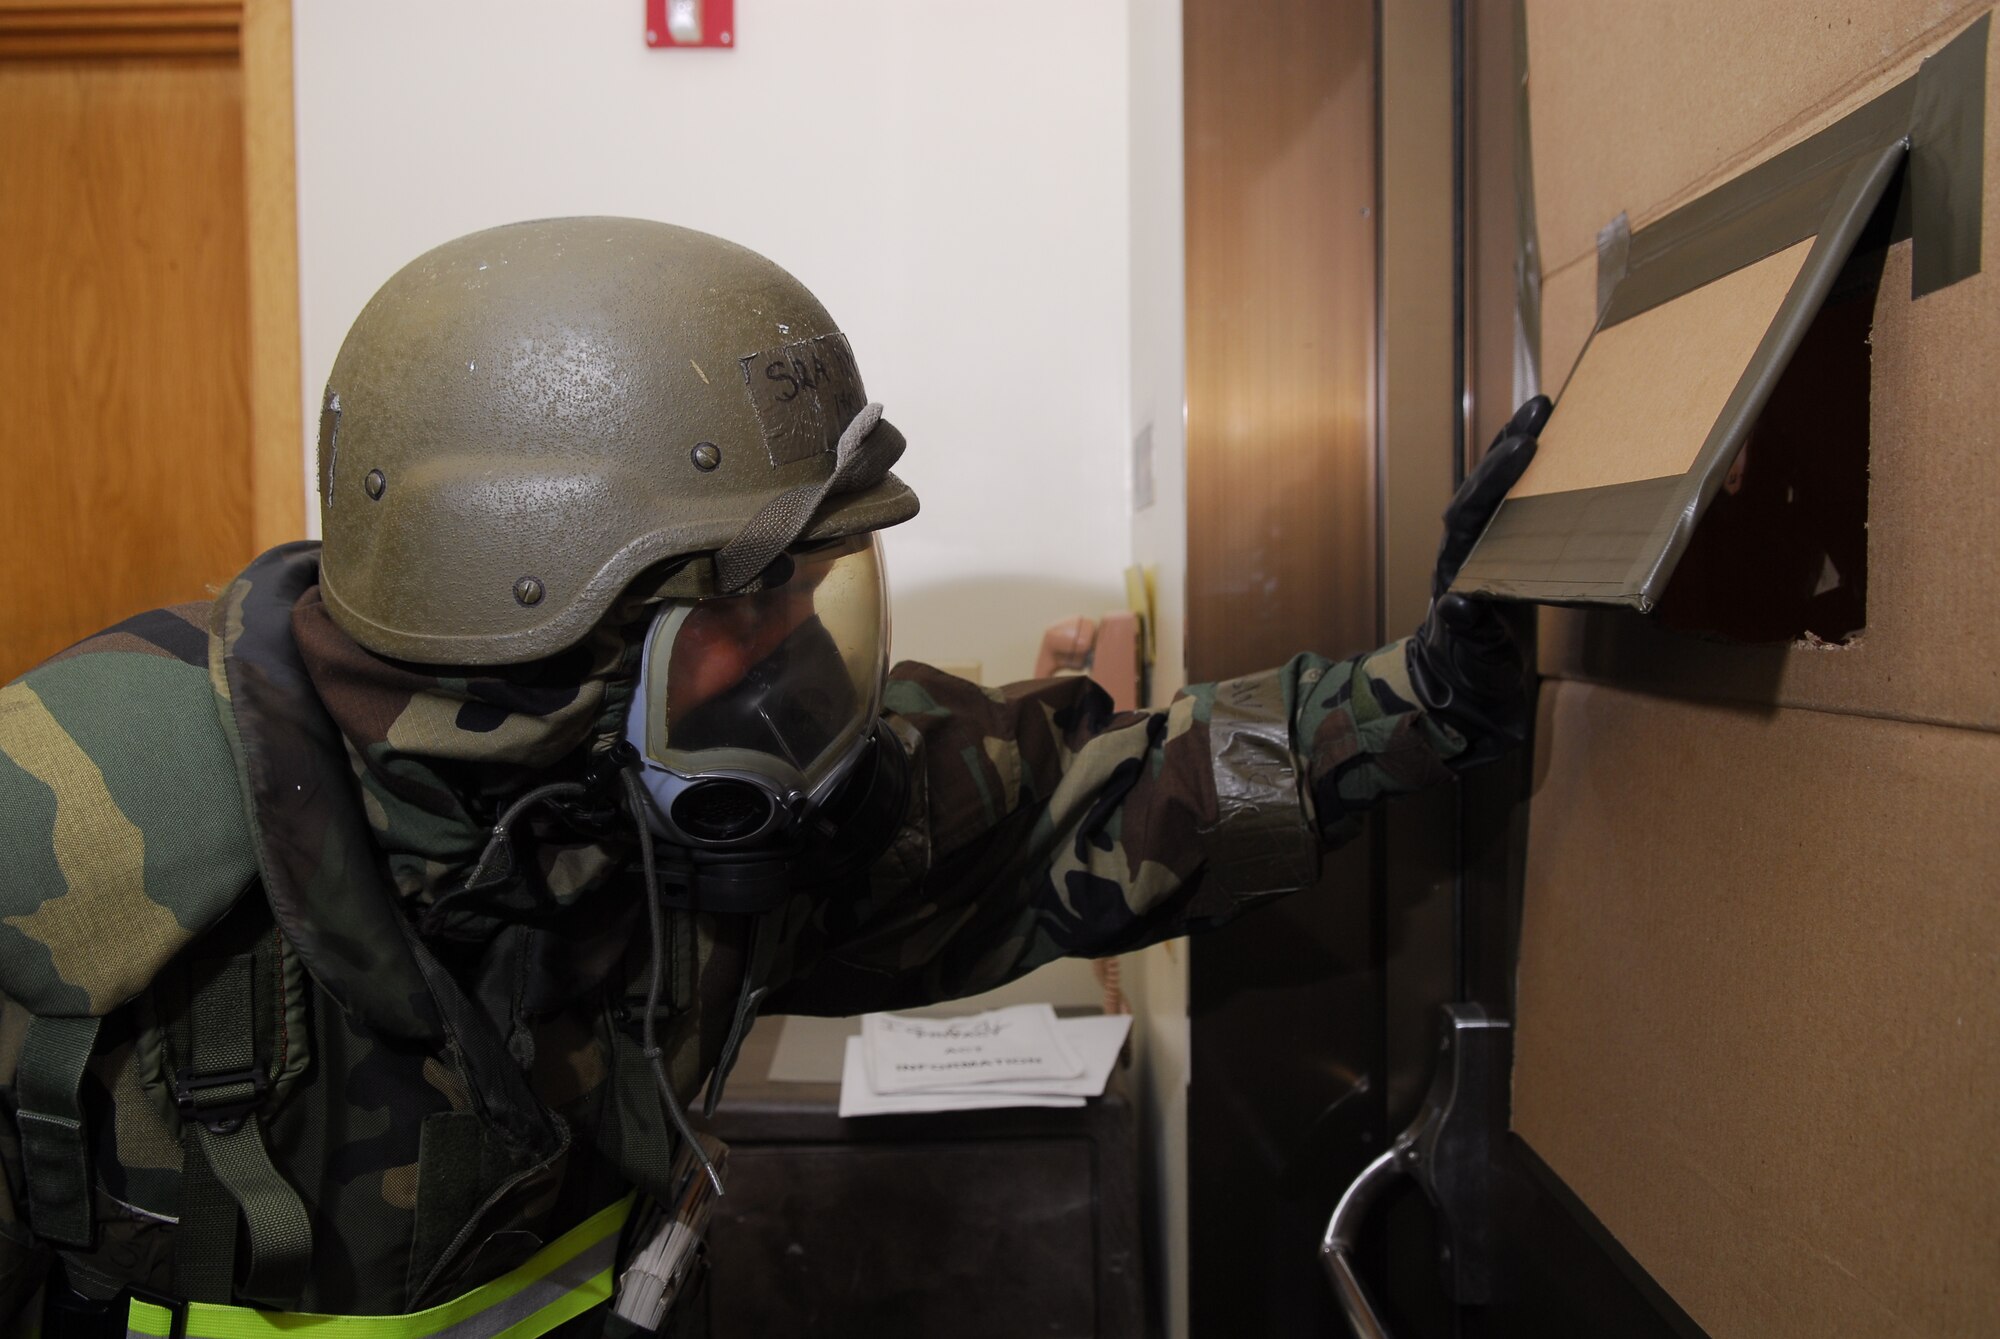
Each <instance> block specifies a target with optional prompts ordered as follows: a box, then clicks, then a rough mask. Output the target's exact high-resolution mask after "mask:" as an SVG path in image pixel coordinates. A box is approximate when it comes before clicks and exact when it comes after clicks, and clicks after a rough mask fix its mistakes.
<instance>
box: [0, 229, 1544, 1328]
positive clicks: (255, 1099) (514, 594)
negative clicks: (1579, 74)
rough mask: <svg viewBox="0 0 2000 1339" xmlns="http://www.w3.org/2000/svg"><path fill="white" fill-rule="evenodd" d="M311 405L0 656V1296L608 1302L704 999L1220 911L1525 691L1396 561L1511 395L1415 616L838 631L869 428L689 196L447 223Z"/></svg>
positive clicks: (856, 538) (702, 1073) (1055, 953)
mask: <svg viewBox="0 0 2000 1339" xmlns="http://www.w3.org/2000/svg"><path fill="white" fill-rule="evenodd" d="M325 405H326V407H325V412H324V414H323V419H322V424H321V443H320V446H321V450H320V481H319V482H320V500H321V507H322V519H323V522H324V534H325V541H324V546H323V547H322V546H321V545H320V544H311V543H299V544H290V545H285V546H282V547H280V548H277V549H274V550H272V551H271V552H269V553H267V554H265V555H264V556H262V557H260V558H258V559H257V560H256V561H255V562H253V563H252V564H251V565H250V567H249V568H248V569H247V570H246V571H245V572H243V573H242V575H240V576H239V577H238V578H236V580H235V581H234V582H232V583H231V584H230V585H229V586H228V588H227V589H225V590H224V591H222V592H221V594H220V596H219V597H218V598H217V599H216V600H215V601H214V602H213V603H212V604H208V605H184V606H180V607H177V608H172V609H165V610H159V611H155V612H153V613H148V614H142V615H140V616H138V617H136V618H133V619H130V620H128V621H126V622H125V623H123V624H120V625H119V626H117V627H115V628H112V629H110V630H109V631H106V632H104V633H101V634H99V635H97V636H95V637H92V638H90V639H88V640H86V641H84V642H82V643H80V644H78V645H77V646H74V647H72V648H70V649H69V650H67V651H65V652H63V653H62V654H60V655H58V656H56V657H54V658H53V659H51V660H50V661H48V662H46V663H45V664H43V665H41V666H39V667H37V668H36V669H34V670H32V671H30V672H29V673H27V674H26V675H24V676H22V677H21V678H20V679H18V680H16V681H14V682H13V683H11V684H9V685H7V686H6V687H5V688H4V689H0V851H4V855H5V868H6V869H7V870H8V873H9V877H8V879H7V880H6V881H5V883H4V884H0V925H4V928H0V993H4V999H0V1084H4V1085H5V1087H4V1089H0V1092H3V1093H4V1096H5V1100H6V1105H7V1108H8V1110H9V1111H10V1113H11V1114H12V1116H13V1119H12V1120H11V1121H9V1122H0V1163H4V1168H5V1172H6V1179H5V1183H4V1185H0V1317H4V1318H6V1320H7V1323H8V1325H9V1330H8V1332H9V1333H17V1332H25V1331H30V1330H32V1329H33V1326H34V1324H35V1318H36V1317H37V1316H41V1315H43V1314H44V1313H45V1312H46V1315H47V1317H48V1322H47V1327H46V1328H45V1329H44V1331H43V1332H44V1333H46V1334H52V1335H53V1334H56V1333H58V1332H65V1333H73V1334H121V1335H122V1334H151V1335H168V1334H174V1333H180V1334H186V1335H190V1336H205V1335H209V1336H220V1335H224V1334H229V1335H236V1334H249V1333H263V1332H266V1330H271V1331H272V1332H275V1329H276V1328H283V1327H284V1326H287V1325H297V1324H305V1323H307V1322H306V1321H304V1320H298V1319H287V1315H286V1313H289V1314H290V1315H292V1316H298V1315H299V1314H300V1313H303V1314H304V1315H305V1316H308V1317H310V1316H326V1315H332V1316H341V1317H348V1318H357V1319H354V1320H353V1322H352V1325H351V1326H350V1328H347V1329H343V1330H342V1331H341V1332H342V1333H343V1334H348V1335H353V1336H359V1337H360V1339H372V1337H373V1336H377V1335H379V1336H381V1337H382V1339H390V1336H395V1337H396V1339H403V1336H418V1335H429V1334H443V1333H450V1334H452V1335H454V1336H478V1335H498V1334H502V1333H505V1334H508V1335H521V1336H526V1335H537V1334H545V1333H558V1332H560V1333H574V1334H579V1335H591V1334H600V1333H631V1332H633V1330H632V1326H631V1325H630V1324H629V1323H628V1322H625V1321H622V1320H617V1319H614V1318H610V1317H609V1316H608V1311H607V1308H606V1306H605V1305H604V1303H605V1301H606V1299H607V1297H608V1295H609V1292H610V1289H611V1287H612V1280H614V1279H615V1277H616V1274H617V1270H618V1268H620V1267H621V1266H622V1264H623V1263H624V1256H625V1255H627V1254H629V1252H630V1251H631V1249H632V1241H633V1237H634V1230H633V1225H634V1223H636V1221H637V1218H638V1215H639V1214H641V1213H642V1212H643V1208H644V1206H646V1205H647V1204H649V1203H652V1202H654V1201H657V1200H661V1199H665V1198H668V1197H670V1196H671V1195H672V1193H673V1192H674V1191H675V1189H676V1186H675V1184H674V1176H675V1172H674V1170H673V1169H674V1164H675V1153H676V1150H677V1148H678V1147H680V1146H681V1142H682V1141H683V1140H684V1139H686V1138H687V1136H688V1133H689V1131H690V1126H691V1121H690V1114H689V1108H690V1107H691V1106H692V1104H693V1103H694V1102H695V1099H696V1097H697V1095H698V1094H699V1093H700V1092H701V1091H702V1090H703V1088H704V1087H706V1089H707V1093H708V1100H709V1103H710V1104H711V1105H712V1103H713V1101H714V1099H715V1096H716V1094H717V1093H718V1092H719V1091H720V1088H721V1085H722V1083H723V1081H724V1079H725V1078H726V1077H727V1074H728V1071H729V1067H730V1064H731V1061H732V1060H733V1058H734V1054H735V1051H736V1049H737V1046H738V1044H739V1043H740V1042H741V1040H742V1037H743V1035H744V1033H745V1031H746V1030H747V1028H748V1026H749V1024H750V1022H751V1021H752V1020H753V1019H754V1018H755V1017H756V1016H757V1015H759V1014H772V1013H806V1014H832V1015H840V1014H854V1013H860V1012H864V1011H868V1010H875V1009H887V1008H898V1007H904V1006H910V1005H917V1004H924V1003H930V1002H934V1001H939V1000H947V999H951V998H954V997H957V996H963V995H969V994H972V993H975V992H978V991H983V990H986V989H989V988H991V987H994V986H997V985H999V984H1001V983H1003V982H1005V981H1007V980H1009V979H1011V978H1013V977H1016V976H1019V975H1021V974H1022V973H1024V972H1027V971H1029V970H1031V969H1032V968H1034V967H1036V966H1039V965H1040V964H1042V963H1045V962H1048V961H1050V960H1051V959H1054V958H1057V957H1060V956H1063V955H1086V956H1097V955H1106V954H1115V953H1122V952H1126V951H1128V950H1131V949H1135V948H1138V947H1140V946H1142V945H1146V944H1151V943H1155V942H1158V941H1160V940H1163V939H1167V938H1169V937H1172V936H1176V935H1181V934H1185V933H1188V932H1189V931H1192V930H1198V929H1202V928H1205V927H1208V926H1212V925H1217V924H1220V923H1222V922H1224V921H1226V920H1228V919H1230V918H1231V917H1233V916H1235V915H1237V914H1239V913H1240V912H1242V911H1243V910H1245V909H1246V908H1248V907H1251V906H1254V905H1256V904H1257V903H1259V902H1261V901H1263V900H1266V899H1268V898H1271V897H1273V896H1276V895H1279V894H1282V893H1285V892H1288V891H1291V890H1293V889H1296V888H1298V887H1300V886H1303V885H1306V884H1310V883H1311V882H1312V881H1313V877H1314V873H1315V870H1316V865H1317V859H1318V854H1319V852H1320V851H1321V850H1322V849H1323V848H1324V847H1326V846H1328V845H1331V844H1334V843H1338V842H1339V841H1341V840H1344V839H1345V838H1346V837H1347V836H1349V835H1351V834H1352V833H1353V832H1354V831H1355V829H1356V827H1357V824H1358V821H1359V817H1360V815H1361V814H1362V813H1363V811H1365V810H1366V809H1367V808H1368V807H1369V806H1371V805H1373V804H1375V803H1376V802H1378V801H1379V800H1381V799H1382V798H1384V797H1385V796H1390V795H1396V794H1402V793H1406V792H1409V791H1412V790H1415V789H1418V788H1420V787H1422V786H1426V785H1430V784H1432V783H1435V782H1438V781H1441V780H1444V779H1446V778H1447V777H1449V776H1450V775H1451V774H1452V773H1453V771H1454V770H1455V769H1457V768H1459V767H1462V766H1464V765H1466V764H1468V763H1470V762H1474V761H1478V760H1480V759H1482V758H1486V757H1490V756H1492V755H1493V754H1495V753H1497V752H1499V751H1500V750H1502V749H1503V748H1505V747H1507V746H1509V745H1510V744H1512V743H1514V742H1516V741H1518V739H1519V738H1520V736H1521V734H1522V731H1523V728H1524V711H1525V708H1524V698H1523V695H1522V691H1521V677H1522V670H1521V665H1520V663H1519V659H1518V656H1517V654H1516V653H1515V651H1514V649H1513V646H1512V644H1511V642H1510V641H1509V640H1508V638H1507V635H1506V631H1505V628H1504V626H1503V624H1502V622H1501V620H1500V619H1499V618H1498V616H1497V615H1495V614H1494V613H1492V612H1491V611H1489V610H1488V609H1486V608H1485V607H1484V606H1481V605H1478V604H1474V603H1469V602H1466V601H1464V600H1462V599H1460V598H1459V597H1457V596H1453V595H1450V594H1448V593H1447V591H1446V587H1447V586H1448V585H1449V583H1450V581H1451V578H1452V576H1453V574H1454V573H1455V571H1456V568H1457V565H1458V563H1459V562H1460V561H1461V560H1462V559H1463V557H1464V555H1465V552H1466V550H1467V549H1468V548H1469V547H1470V545H1471V542H1472V541H1473V539H1475V538H1476V537H1477V535H1478V533H1479V531H1480V530H1481V529H1482V528H1483V527H1484V525H1485V522H1486V520H1487V519H1488V517H1489V516H1490V514H1491V512H1492V510H1493V508H1494V507H1496V506H1497V505H1498V501H1499V499H1500V497H1501V495H1502V494H1504V493H1505V491H1506V489H1507V488H1508V487H1510V486H1511V484H1512V482H1513V480H1514V479H1515V478H1517V477H1518V476H1519V473H1520V471H1521V470H1522V469H1523V468H1525V466H1526V464H1527V460H1528V458H1529V456H1530V455H1531V454H1532V452H1533V448H1534V436H1535V433H1536V431H1537V430H1538V429H1539V426H1540V423H1541V421H1542V418H1543V416H1544V415H1545V413H1546V402H1545V401H1537V402H1533V403H1531V404H1530V405H1529V406H1528V407H1526V408H1524V410H1523V412H1522V413H1521V414H1520V415H1517V416H1516V420H1515V422H1514V423H1513V424H1511V425H1510V426H1509V429H1508V431H1507V432H1505V433H1503V435H1502V438H1501V440H1500V441H1499V442H1498V443H1497V444H1496V448H1495V449H1494V450H1493V451H1491V452H1489V454H1488V456H1487V458H1486V460H1485V462H1484V463H1483V464H1482V466H1481V468H1480V470H1478V471H1477V472H1475V474H1474V476H1473V477H1472V479H1470V480H1468V483H1467V485H1466V488H1465V489H1463V490H1461V493H1460V496H1459V497H1458V498H1457V499H1455V500H1454V502H1453V505H1452V508H1451V510H1450V511H1449V512H1448V513H1447V516H1446V521H1447V534H1446V541H1445V544H1444V547H1443V549H1442V551H1441V555H1440V560H1439V568H1438V575H1437V580H1436V585H1435V588H1434V595H1435V597H1436V598H1434V600H1433V604H1432V610H1431V614H1430V616H1429V617H1428V618H1427V619H1426V621H1425V624H1424V626H1423V627H1422V628H1421V629H1420V630H1419V631H1418V633H1417V634H1416V635H1415V636H1413V637H1411V638H1408V639H1405V640H1404V641H1400V642H1397V643H1394V644H1392V645H1390V646H1386V647H1383V648H1382V649H1380V650H1377V651H1374V652H1370V653H1368V654H1365V655H1360V656H1356V657H1354V658H1352V659H1349V660H1345V661H1337V662H1336V661H1330V660H1327V659H1325V658H1322V657H1320V656H1315V655H1301V656H1298V657H1297V658H1295V659H1294V660H1292V661H1291V662H1290V663H1289V664H1287V665H1285V666H1283V667H1281V668H1278V669H1274V670H1272V671H1270V672H1268V673H1265V674H1261V675H1254V676H1250V677H1248V678H1244V679H1239V680H1233V681H1231V682H1228V683H1223V684H1212V685H1200V686H1196V687H1192V688H1190V689H1188V690H1186V691H1185V692H1183V693H1181V694H1180V695H1178V696H1177V697H1176V698H1175V699H1174V701H1173V702H1172V704H1171V705H1169V706H1168V707H1167V708H1166V709H1165V710H1161V711H1145V712H1127V713H1114V712H1113V711H1112V709H1111V707H1110V704H1109V702H1108V700H1107V698H1106V696H1105V695H1104V693H1103V692H1102V691H1101V690H1099V689H1098V688H1097V687H1096V686H1095V685H1093V684H1092V683H1091V682H1090V681H1089V680H1087V679H1083V678H1068V679H1058V680H1052V681H1047V682H1039V683H1026V684H1017V685H1013V686H1010V687H1007V688H1003V689H991V688H983V687H980V686H977V685H975V684H971V683H967V682H964V681H962V680H959V679H955V678H953V677H951V676H949V675H946V674H943V673H940V672H939V671H937V670H934V669H931V668H929V667H927V666H923V665H915V664H903V665H899V666H896V667H895V668H894V669H892V670H888V671H887V672H886V675H885V673H884V666H883V661H882V658H881V657H882V655H883V651H884V647H885V644H886V641H885V637H884V635H883V629H884V619H883V618H882V617H881V613H880V609H879V605H880V604H881V586H880V574H879V569H877V568H876V567H875V565H874V564H875V563H876V548H875V544H874V541H873V538H872V536H873V534H874V532H875V531H877V530H879V529H880V528H882V527H883V526H886V525H891V524H895V523H897V522H899V521H902V520H904V519H907V518H908V517H909V516H911V515H913V514H914V512H915V510H916V502H915V498H914V497H913V496H912V495H911V494H910V491H909V490H908V489H907V488H906V487H905V486H904V485H903V484H902V483H901V482H900V481H898V480H897V479H896V477H895V476H894V475H893V474H891V473H889V472H888V467H889V465H890V464H892V463H893V462H894V460H895V457H896V455H897V453H898V452H899V451H900V450H901V445H902V439H901V437H900V436H899V435H898V434H897V433H896V431H895V429H894V428H893V427H892V426H891V425H890V424H888V423H887V422H884V421H881V419H880V407H879V406H875V405H871V404H868V403H867V402H866V399H865V396H864V395H863V393H862V387H861V382H860V377H859V373H858V371H857V370H856V368H855V365H854V361H853V358H852V355H851V352H850V351H849V349H848V347H847V343H846V340H845V339H844V337H842V336H841V335H840V334H839V332H838V330H837V328H836V327H835V326H834V324H833V322H832V320H831V318H829V317H828V316H827V314H826V312H825V311H824V309H823V308H821V307H820V305H819V304H818V303H817V302H816V301H815V300H814V299H813V298H812V296H811V294H809V293H807V292H806V291H805V289H804V288H802V287H801V286H800V285H799V284H798V283H797V282H796V281H795V280H793V279H792V278H791V277H790V276H789V275H787V274H785V273H784V272H783V271H781V270H779V269H778V268H777V267H775V266H773V265H771V264H770V263H769V262H768V261H766V260H764V259H763V258H761V257H759V256H756V255H754V254H752V253H750V252H748V251H745V250H743V249H741V248H738V247H734V246H731V245H729V244H728V243H725V242H721V241H719V240H717V239H714V238H710V237H706V236H703V235H701V234H698V233H691V232H687V231H684V230H681V229H676V228H670V227H667V226H665V225H661V224H652V223H640V222H634V221H629V220H613V219H569V220H553V221H548V222H543V223H534V224H522V225H515V226H513V227H508V228H500V229H494V230H491V231H488V232H484V233H479V234H474V235H473V236H471V237H467V238H462V239H459V240H458V241H456V242H452V243H449V244H447V245H446V246H444V247H441V248H439V249H437V250H435V251H433V252H431V253H429V254H428V255H426V256H424V257H421V258H420V259H418V260H417V261H415V262H414V263H412V264H411V265H410V266H409V267H407V268H406V269H405V270H403V271H402V272H401V273H399V274H398V275H397V276H395V277H394V278H393V279H391V280H390V282H389V283H388V284H387V285H386V286H385V287H384V288H383V290H382V291H381V292H380V293H379V294H378V295H377V296H376V297H375V298H374V300H373V301H372V302H371V303H370V304H369V306H368V308H367V309H366V310H365V311H364V312H363V314H362V316H361V317H360V318H359V320H358V321H357V322H356V324H355V327H354V329H353V331H352V332H351V333H350V335H349V337H348V340H347V343H346V345H345V346H344V347H343V349H342V351H341V355H340V358H339V360H338V361H337V363H336V365H335V368H334V372H333V376H332V378H331V381H330V384H329V387H328V393H327V398H326V402H325ZM760 602H761V603H760ZM760 610H761V611H762V612H761V613H759V612H757V611H760ZM744 611H751V613H752V615H753V616H752V617H749V618H748V619H747V620H746V619H745V618H744V617H739V615H742V614H743V613H744ZM750 625H754V630H753V631H750V632H745V631H743V629H744V628H745V627H746V626H750ZM802 638H805V639H808V640H811V646H810V647H808V648H807V650H803V651H802V650H801V649H800V648H802V647H807V641H802V640H801V639H802ZM812 639H817V640H812ZM781 644H782V646H783V647H785V648H789V649H787V650H786V651H785V652H784V653H783V657H781V656H780V654H779V652H778V650H777V649H776V648H777V647H779V646H780V645H781ZM731 655H733V656H734V657H735V660H734V661H731V660H730V659H729V657H730V656H731ZM786 657H788V659H785V663H784V667H783V671H782V672H781V673H769V672H767V670H768V667H769V666H770V665H772V664H774V663H777V662H778V661H779V660H780V659H781V658H786ZM788 676H789V677H788ZM745 685H751V686H754V687H755V693H753V694H752V695H751V696H749V697H744V696H743V694H744V692H745V691H746V689H745ZM731 695H734V696H731ZM724 702H728V703H733V704H734V707H733V708H732V711H733V714H732V713H723V712H717V711H709V712H708V713H706V714H705V715H704V714H703V713H702V712H701V711H700V708H701V707H702V706H704V705H705V704H706V705H711V706H713V705H715V704H718V703H724ZM802 704H803V705H802ZM788 713H789V714H788ZM758 720H762V721H763V722H764V723H765V725H766V726H768V727H769V731H770V734H769V735H768V736H766V737H761V739H762V742H758V741H757V740H753V739H752V738H751V736H750V735H747V734H744V733H742V731H744V730H745V729H746V728H748V727H746V725H745V724H744V723H745V722H748V723H749V726H750V727H754V726H755V725H756V722H757V721H758ZM698 722H699V723H698ZM704 732H706V733H704ZM773 740H775V741H776V742H775V743H773V742H772V741H773ZM802 741H804V742H802ZM802 754H810V755H811V756H801V755H802ZM704 759H707V760H708V761H704ZM718 760H719V761H718ZM635 1205H636V1206H638V1207H635ZM273 1313H279V1314H277V1315H273ZM358 1318H373V1319H368V1320H363V1319H358ZM260 1325H261V1326H263V1328H258V1327H259V1326H260Z"/></svg>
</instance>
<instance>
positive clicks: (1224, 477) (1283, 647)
mask: <svg viewBox="0 0 2000 1339" xmlns="http://www.w3.org/2000/svg"><path fill="white" fill-rule="evenodd" d="M1186 15H1187V18H1186V22H1187V44H1186V48H1185V50H1186V61H1187V252H1188V268H1187V308H1188V332H1187V341H1188V351H1187V357H1188V362H1187V416H1188V419H1187V439H1188V499H1189V503H1188V674H1189V677H1190V678H1191V679H1194V680H1197V681H1200V680H1204V679H1215V678H1222V677H1226V676H1228V675H1232V674H1242V673H1245V672H1248V671H1251V670H1257V669H1262V668H1264V667H1266V666H1268V665H1272V664H1276V663H1277V662H1278V661H1280V660H1283V659H1284V658H1285V657H1287V656H1289V655H1291V654H1293V653H1294V652H1296V651H1298V650H1300V649H1302V648H1304V647H1311V648H1313V649H1315V650H1321V651H1326V652H1329V653H1339V654H1345V653H1348V652H1352V651H1358V650H1361V649H1364V646H1365V645H1371V644H1373V641H1374V637H1375V603H1376V596H1375V571H1374V553H1375V444H1374V442H1375V433H1374V417H1373V406H1374V389H1375V387H1374V381H1375V360H1374V358H1375V223H1374V217H1373V209H1374V204H1375V175H1374V174H1375V162H1374V103H1375V88H1374V60H1373V43H1372V40H1371V34H1372V31H1373V27H1374V23H1373V16H1372V13H1371V8H1370V6H1368V5H1366V4H1361V3H1356V2H1355V0H1342V3H1337V4H1325V3H1319V2H1317V0H1283V2H1282V3H1278V2H1274V3H1268V4H1260V5H1256V6H1242V5H1234V4H1198V3H1189V4H1188V6H1187V9H1186Z"/></svg>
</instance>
